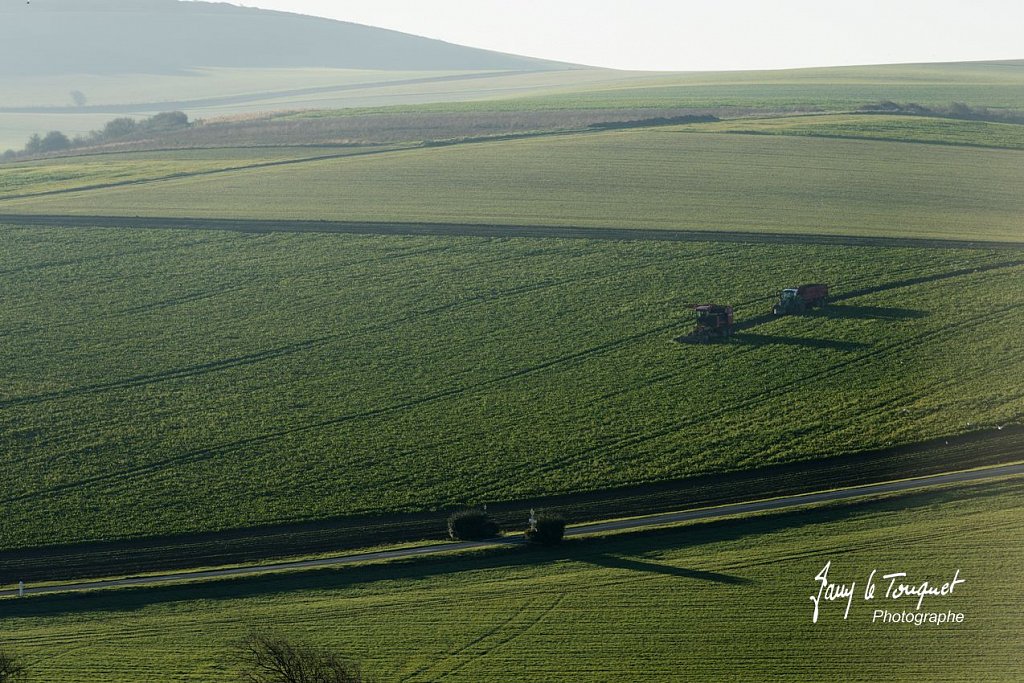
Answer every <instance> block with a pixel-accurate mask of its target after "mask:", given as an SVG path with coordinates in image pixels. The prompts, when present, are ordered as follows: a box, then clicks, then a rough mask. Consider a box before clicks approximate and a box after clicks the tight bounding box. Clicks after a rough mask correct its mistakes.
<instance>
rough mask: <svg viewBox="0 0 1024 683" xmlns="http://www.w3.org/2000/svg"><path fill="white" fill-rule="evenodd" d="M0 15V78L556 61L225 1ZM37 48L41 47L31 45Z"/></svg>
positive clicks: (46, 5)
mask: <svg viewBox="0 0 1024 683" xmlns="http://www.w3.org/2000/svg"><path fill="white" fill-rule="evenodd" d="M0 19H2V24H3V27H4V28H3V30H2V33H3V40H2V41H0V75H18V76H32V75H36V76H38V75H54V74H67V73H86V74H127V73H152V74H166V73H177V72H181V71H183V70H189V69H195V68H198V67H217V66H220V67H244V68H302V67H320V68H340V69H381V70H399V71H444V70H459V71H462V70H523V69H526V70H531V71H532V70H541V69H558V68H565V66H566V65H563V64H556V63H552V62H545V61H543V60H538V59H530V58H527V57H519V56H515V55H507V54H501V53H497V52H489V51H487V50H478V49H474V48H468V47H462V46H460V45H453V44H450V43H445V42H443V41H439V40H432V39H429V38H421V37H418V36H412V35H408V34H404V33H399V32H397V31H389V30H385V29H380V28H372V27H369V26H362V25H359V24H352V23H347V22H341V21H333V20H330V19H323V18H320V17H310V16H305V15H300V14H291V13H287V12H273V11H268V10H261V9H255V8H248V7H237V6H234V5H228V4H226V3H210V2H179V1H178V0H132V1H131V2H129V1H127V0H84V1H83V0H35V2H32V3H24V4H22V3H5V5H4V6H3V7H2V8H0ZM41 45H42V46H45V47H46V49H45V50H43V51H41V50H39V46H41ZM26 55H31V56H32V57H31V58H30V59H28V58H26Z"/></svg>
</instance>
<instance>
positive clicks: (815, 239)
mask: <svg viewBox="0 0 1024 683" xmlns="http://www.w3.org/2000/svg"><path fill="white" fill-rule="evenodd" d="M5 223H6V224H10V225H39V226H59V227H69V228H137V229H159V230H232V231H236V232H255V233H266V232H310V233H348V234H364V235H429V236H435V237H437V236H447V237H492V238H493V237H529V238H556V239H587V240H616V241H620V240H623V241H628V240H643V241H655V242H744V243H752V244H823V245H834V246H851V247H914V248H930V249H1008V250H1021V251H1024V241H1022V242H988V241H984V240H944V239H924V238H913V237H858V236H853V235H815V234H801V233H792V234H787V233H763V232H750V231H741V230H730V231H713V230H707V231H704V230H671V229H666V230H660V229H653V228H586V227H573V226H542V225H491V224H453V223H391V222H388V223H374V222H368V221H315V220H253V219H235V218H167V217H159V216H139V217H132V216H60V215H43V214H39V215H32V214H0V224H5Z"/></svg>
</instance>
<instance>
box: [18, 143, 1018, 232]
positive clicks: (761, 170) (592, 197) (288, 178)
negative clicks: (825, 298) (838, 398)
mask: <svg viewBox="0 0 1024 683" xmlns="http://www.w3.org/2000/svg"><path fill="white" fill-rule="evenodd" d="M1022 162H1024V153H1022V152H1020V151H1016V150H1002V149H977V148H966V147H954V146H948V145H920V144H914V145H906V144H897V143H892V142H876V141H864V140H835V139H821V138H808V137H790V136H753V135H750V136H747V135H744V136H739V135H723V134H703V133H695V132H686V129H682V130H679V129H647V130H628V131H611V132H604V133H591V134H581V135H576V136H558V137H542V138H531V139H523V140H513V141H502V142H488V143H478V144H470V145H456V146H451V147H436V148H427V149H417V150H411V151H399V152H395V153H393V154H384V155H373V156H365V157H360V158H351V159H337V160H327V161H318V162H311V163H306V164H300V165H290V166H280V167H273V168H263V169H254V170H246V171H237V172H231V173H224V174H219V175H216V176H209V177H202V178H195V179H189V178H185V179H178V180H168V181H164V182H160V183H156V184H148V185H145V186H137V187H136V186H132V187H127V188H112V189H104V190H96V191H91V192H87V193H80V194H79V193H72V194H65V195H60V196H56V197H42V198H29V199H14V200H9V201H4V202H2V203H0V207H2V209H3V211H5V212H31V213H45V214H95V215H128V216H179V217H184V216H188V217H204V216H214V217H233V218H301V219H328V220H367V221H411V222H436V223H494V224H502V225H509V224H511V225H516V224H521V225H580V226H594V227H643V228H666V229H672V228H683V229H695V230H712V231H714V230H743V231H754V232H761V231H763V232H787V233H814V234H826V235H827V234H854V235H871V236H890V237H892V236H898V237H939V238H943V237H945V238H959V239H982V240H984V239H994V240H1009V241H1019V240H1021V239H1022V237H1024V235H1022V232H1021V216H1022V215H1024V197H1022V195H1021V193H1020V192H1018V191H1017V188H1018V187H1020V186H1021V185H1022V184H1024V163H1022Z"/></svg>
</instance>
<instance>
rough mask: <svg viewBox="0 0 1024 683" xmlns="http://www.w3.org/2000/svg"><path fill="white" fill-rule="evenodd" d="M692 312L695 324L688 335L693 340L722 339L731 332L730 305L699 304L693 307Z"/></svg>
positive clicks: (727, 336) (726, 337)
mask: <svg viewBox="0 0 1024 683" xmlns="http://www.w3.org/2000/svg"><path fill="white" fill-rule="evenodd" d="M693 312H694V318H695V319H696V321H697V326H696V327H694V328H693V333H692V334H691V335H690V336H691V337H692V338H693V339H694V340H695V341H698V342H708V341H711V340H712V339H723V340H724V339H728V338H729V335H730V334H732V306H722V305H720V304H699V305H697V306H694V307H693Z"/></svg>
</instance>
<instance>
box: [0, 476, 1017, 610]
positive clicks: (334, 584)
mask: <svg viewBox="0 0 1024 683" xmlns="http://www.w3.org/2000/svg"><path fill="white" fill-rule="evenodd" d="M1021 492H1024V481H1014V482H1004V483H1000V484H992V483H983V482H979V483H977V484H968V485H963V486H957V487H954V488H951V489H937V490H928V491H917V492H910V493H906V494H899V495H895V496H893V497H891V498H884V499H878V500H860V501H849V502H843V503H836V504H832V505H827V506H824V507H818V508H812V509H797V510H789V511H785V512H773V513H768V514H764V515H758V516H754V517H748V518H740V519H721V520H714V521H706V522H697V523H694V524H689V525H686V526H682V527H669V528H662V529H654V530H649V531H642V532H636V533H631V534H628V535H622V536H618V535H615V536H609V537H603V538H592V539H569V540H567V541H566V542H565V543H563V544H562V546H560V547H557V548H549V549H533V548H529V547H526V546H522V545H516V546H515V547H512V548H509V547H499V548H496V549H493V550H484V551H478V552H474V553H470V554H461V555H448V556H437V557H430V558H417V559H409V560H402V561H394V562H391V563H388V564H366V565H357V566H347V567H334V568H323V569H316V570H308V571H302V572H295V573H277V574H267V575H263V576H252V577H245V578H237V579H229V580H218V581H211V582H206V583H192V584H184V585H178V586H156V587H138V588H124V589H117V590H101V591H96V592H94V593H73V594H55V595H40V596H33V597H28V598H23V599H17V598H12V599H3V600H0V622H2V621H3V620H5V619H18V618H37V617H44V616H59V615H65V614H82V613H93V614H99V613H117V612H132V611H136V610H141V609H146V608H148V607H150V606H152V605H159V604H167V603H180V602H191V601H204V602H205V603H206V604H205V605H204V606H203V607H202V609H211V610H213V609H219V608H218V607H217V604H216V603H218V602H221V601H231V600H253V599H258V600H261V601H268V602H269V601H272V600H275V599H280V598H281V597H282V596H284V595H286V594H288V593H292V592H301V591H335V590H337V591H346V593H345V594H343V595H339V598H340V599H341V598H343V597H346V596H352V595H356V594H365V591H372V590H378V591H387V592H388V593H389V594H392V595H395V596H397V595H399V594H405V595H407V596H409V600H410V601H412V602H415V601H417V600H418V598H417V597H416V595H417V591H418V589H419V588H420V587H421V586H422V585H423V583H424V582H426V581H429V580H430V579H431V578H432V577H436V576H448V577H450V578H449V582H450V585H451V586H457V585H458V583H459V581H461V580H462V579H460V578H459V575H460V574H463V573H466V574H467V578H466V579H465V581H466V582H467V583H472V582H473V581H474V580H475V579H474V576H476V579H479V572H481V571H488V570H496V571H497V572H498V575H499V576H507V575H508V574H509V573H510V572H514V571H517V570H519V571H523V572H531V571H532V572H537V573H540V574H541V575H547V574H555V573H557V572H559V571H565V570H566V567H567V566H569V567H570V568H571V567H572V565H573V564H574V563H575V564H578V565H594V566H599V567H608V568H616V569H629V570H633V571H636V572H642V573H645V574H660V575H668V576H675V577H679V578H685V579H690V580H700V581H708V582H712V583H716V584H725V585H742V584H747V583H751V582H756V580H757V575H756V572H757V567H758V566H759V565H763V564H771V563H774V562H776V561H778V560H779V559H780V555H779V553H782V554H783V555H784V556H785V557H786V558H788V559H790V560H792V559H794V556H793V555H792V551H793V546H791V545H788V544H787V543H786V542H784V539H783V540H780V542H781V543H782V545H781V546H780V547H773V546H772V545H771V543H770V541H771V540H772V539H770V538H767V536H768V535H769V534H773V533H776V532H784V531H787V530H796V529H800V528H803V527H806V526H809V525H817V524H822V523H835V522H842V521H844V520H848V519H856V518H857V517H860V516H862V515H865V514H877V513H884V512H898V513H900V515H905V514H906V513H907V512H908V511H909V510H911V509H913V508H916V507H930V506H934V505H940V504H952V505H955V504H962V503H963V502H964V501H966V500H968V499H974V498H978V499H985V498H989V497H991V496H994V495H999V494H1001V493H1003V494H1006V493H1010V494H1013V495H1017V494H1019V493H1021ZM900 515H890V516H888V517H889V518H890V519H899V518H900ZM835 533H836V530H835V529H834V528H833V529H829V530H828V534H825V535H824V536H822V537H821V539H820V543H819V544H815V542H814V541H805V542H803V543H801V544H800V547H799V550H800V556H802V557H805V558H806V562H807V567H805V569H807V570H808V571H809V572H810V573H809V574H808V576H813V575H814V572H817V571H819V570H820V569H821V566H820V564H819V560H820V558H821V557H822V554H823V553H827V554H828V555H829V556H836V555H840V554H845V553H854V552H858V551H860V550H862V549H864V548H868V547H872V546H871V544H870V542H869V543H868V544H866V545H857V544H850V543H844V541H843V540H842V538H841V537H838V538H837V537H836V536H835ZM900 533H901V531H900V530H899V529H898V528H897V529H894V534H895V535H896V536H899V534H900ZM751 536H757V537H763V538H765V539H766V541H768V542H766V543H765V544H764V546H763V547H764V550H763V552H762V553H761V554H760V555H759V556H757V557H755V558H754V560H755V561H752V562H748V563H746V564H744V565H743V566H744V567H746V571H747V573H748V574H752V577H751V578H747V577H738V576H732V575H727V574H722V573H719V572H710V571H698V570H692V569H685V568H679V567H672V566H667V565H664V564H659V563H657V562H653V561H651V560H650V556H651V555H652V554H653V555H655V556H657V555H659V554H662V553H669V552H675V551H679V550H684V549H688V548H690V549H694V550H695V551H696V549H698V548H699V547H700V546H703V545H706V544H712V543H727V542H730V541H736V540H741V539H744V538H747V537H751ZM929 538H930V537H929ZM943 539H945V540H946V541H948V542H949V543H953V544H955V543H956V539H955V538H953V537H950V536H949V534H948V531H946V530H942V531H941V532H940V533H939V534H937V535H936V536H935V541H936V542H942V541H943ZM913 540H914V541H915V542H920V541H921V540H922V537H920V536H917V537H915V538H914V539H913ZM837 546H838V547H837ZM623 556H632V557H628V558H627V557H623ZM570 570H571V569H570ZM0 578H2V579H4V580H7V579H8V578H9V577H0ZM510 585H511V586H521V585H522V584H521V583H519V582H512V583H511V584H510ZM357 589H361V590H357ZM585 589H586V587H585V586H583V587H582V588H581V590H585ZM456 590H457V589H456ZM509 590H510V591H515V590H521V589H520V588H515V587H510V588H509ZM430 600H438V601H443V598H432V599H430ZM430 600H427V601H428V602H429V601H430ZM421 604H422V603H421ZM224 609H226V610H230V609H232V607H231V606H230V605H225V606H224Z"/></svg>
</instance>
